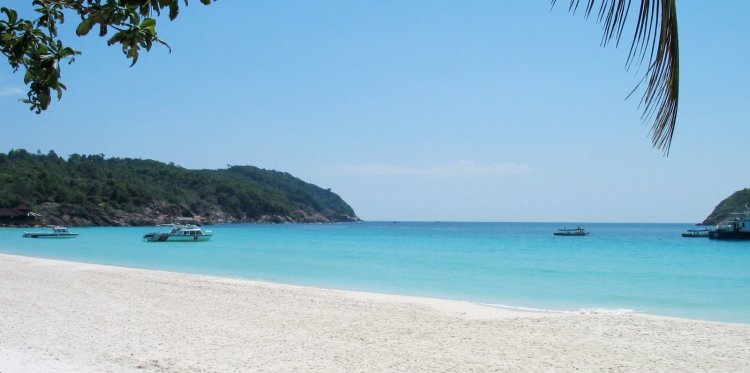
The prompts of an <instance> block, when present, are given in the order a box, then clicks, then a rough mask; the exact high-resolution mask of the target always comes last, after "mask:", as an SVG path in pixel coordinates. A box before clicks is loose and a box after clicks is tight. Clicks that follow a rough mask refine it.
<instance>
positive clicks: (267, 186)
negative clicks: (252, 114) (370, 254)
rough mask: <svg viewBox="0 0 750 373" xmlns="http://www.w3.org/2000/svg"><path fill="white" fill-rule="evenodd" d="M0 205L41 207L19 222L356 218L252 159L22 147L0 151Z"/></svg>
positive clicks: (323, 193) (325, 194)
mask: <svg viewBox="0 0 750 373" xmlns="http://www.w3.org/2000/svg"><path fill="white" fill-rule="evenodd" d="M24 208H25V209H24ZM0 209H3V211H5V212H6V214H5V215H7V216H6V220H7V219H8V216H9V215H12V213H8V211H11V212H12V211H28V210H31V211H33V212H34V213H38V214H41V215H42V216H40V217H37V218H35V219H31V220H30V219H27V220H30V221H27V222H24V223H23V224H66V225H74V226H86V225H153V224H161V223H171V222H172V221H173V220H174V219H176V218H178V217H189V218H195V219H198V220H200V221H202V222H203V223H207V224H213V223H223V222H274V223H282V222H341V221H357V220H359V219H358V218H357V216H356V215H355V213H354V211H353V210H352V208H351V207H350V206H349V205H348V204H347V203H346V202H344V201H343V200H342V199H341V198H340V197H339V196H338V195H336V194H335V193H333V192H331V191H330V189H322V188H320V187H317V186H315V185H313V184H309V183H306V182H304V181H302V180H300V179H298V178H295V177H294V176H292V175H290V174H288V173H285V172H278V171H272V170H264V169H260V168H257V167H253V166H231V167H229V168H227V169H221V170H188V169H185V168H182V167H180V166H176V165H174V164H172V163H170V164H165V163H161V162H157V161H153V160H142V159H129V158H105V157H104V155H79V154H73V155H71V156H70V157H69V158H68V159H67V160H66V159H64V158H62V157H60V156H58V155H57V154H55V152H54V151H50V152H49V153H48V154H46V155H45V154H40V153H39V152H37V154H31V153H29V152H27V151H26V150H11V151H10V152H8V154H3V153H0ZM0 218H2V214H0ZM0 223H2V222H0ZM6 223H7V222H6Z"/></svg>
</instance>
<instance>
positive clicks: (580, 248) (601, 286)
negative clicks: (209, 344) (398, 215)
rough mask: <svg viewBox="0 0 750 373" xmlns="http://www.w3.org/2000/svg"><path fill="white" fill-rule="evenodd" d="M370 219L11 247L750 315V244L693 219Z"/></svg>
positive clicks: (106, 233)
mask: <svg viewBox="0 0 750 373" xmlns="http://www.w3.org/2000/svg"><path fill="white" fill-rule="evenodd" d="M564 226H567V227H575V226H577V225H572V224H564V223H443V222H434V223H425V222H419V223H412V222H399V223H392V222H365V223H347V224H329V225H297V224H291V225H219V226H211V227H206V228H208V229H211V230H213V231H214V237H213V239H212V240H211V241H209V242H199V243H192V242H189V243H169V242H167V243H147V242H143V241H141V237H142V236H143V234H144V233H146V232H149V231H153V230H157V228H148V227H146V228H144V227H125V228H120V227H117V228H113V227H107V228H71V231H74V232H77V233H80V236H79V237H78V238H74V239H66V240H42V239H28V238H22V237H21V236H22V234H23V231H24V230H34V229H19V228H0V252H4V253H9V254H19V255H27V256H35V257H44V258H54V259H64V260H72V261H79V262H88V263H101V264H112V265H119V266H127V267H137V268H150V269H160V270H168V271H177V272H186V273H198V274H208V275H217V276H224V277H232V278H245V279H260V280H266V281H273V282H279V283H289V284H299V285H310V286H319V287H327V288H336V289H348V290H361V291H374V292H382V293H390V294H404V295H417V296H427V297H436V298H445V299H455V300H467V301H472V302H477V303H485V304H494V305H503V306H510V307H527V308H536V309H549V310H560V311H577V310H580V309H591V308H594V309H604V310H633V311H635V312H645V313H649V314H656V315H665V316H677V317H687V318H694V319H703V320H715V321H729V322H742V323H750V241H744V242H742V241H735V242H732V241H715V240H709V239H707V238H683V237H681V236H680V233H681V232H682V231H684V230H686V229H691V228H694V227H692V226H690V225H686V224H585V225H582V226H584V227H585V228H586V229H587V230H588V231H590V232H592V233H591V235H589V236H586V237H556V236H553V235H552V232H554V231H555V230H556V229H557V228H561V227H564Z"/></svg>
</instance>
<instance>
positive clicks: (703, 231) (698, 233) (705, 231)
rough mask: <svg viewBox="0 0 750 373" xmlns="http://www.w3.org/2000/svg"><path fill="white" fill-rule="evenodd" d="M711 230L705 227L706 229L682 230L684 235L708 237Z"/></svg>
mask: <svg viewBox="0 0 750 373" xmlns="http://www.w3.org/2000/svg"><path fill="white" fill-rule="evenodd" d="M710 232H711V230H710V229H708V228H704V229H688V230H686V231H684V232H682V237H708V234H709V233H710Z"/></svg>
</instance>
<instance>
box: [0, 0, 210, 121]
mask: <svg viewBox="0 0 750 373" xmlns="http://www.w3.org/2000/svg"><path fill="white" fill-rule="evenodd" d="M212 1H215V0H201V3H203V4H205V5H208V4H210V3H211V2H212ZM183 2H184V4H185V5H186V6H187V5H188V0H183ZM32 4H33V6H34V12H35V13H36V15H37V18H36V19H32V20H28V19H23V18H20V17H19V16H18V12H17V11H16V10H14V9H11V8H8V7H2V8H0V51H2V53H3V55H5V56H6V57H7V59H8V63H9V64H10V66H11V68H12V69H13V71H18V70H19V69H21V68H23V69H24V70H25V74H24V83H25V84H27V85H29V91H28V93H27V98H26V99H23V100H22V101H23V102H24V103H26V104H29V107H30V109H31V110H33V111H35V112H36V113H37V114H39V113H41V112H42V111H44V110H47V108H48V107H49V105H50V103H51V102H52V94H53V92H54V93H55V95H56V97H57V99H58V100H59V99H60V98H61V97H62V93H63V90H65V89H66V88H67V87H66V86H65V84H63V83H62V81H61V80H60V77H61V71H60V62H61V61H63V60H65V61H68V63H72V62H73V61H75V58H74V57H75V56H76V55H78V54H81V52H80V51H77V50H75V49H73V48H71V47H67V46H65V45H63V42H62V40H60V39H59V37H58V26H59V25H61V24H63V23H65V15H66V13H67V14H68V15H74V16H77V17H78V18H79V19H80V23H79V24H78V26H77V27H76V34H77V35H78V36H84V35H87V34H88V33H89V32H90V31H91V30H92V29H93V28H97V29H98V31H99V36H101V37H104V36H106V35H107V34H109V33H110V32H111V33H112V35H111V36H110V38H109V39H108V40H107V45H110V46H111V45H115V44H118V45H120V46H121V47H122V52H123V53H124V54H125V56H126V57H127V58H129V59H130V60H131V61H132V62H131V64H130V66H133V65H135V63H136V62H138V56H139V53H140V51H141V49H145V50H146V51H150V50H151V47H153V45H154V43H159V44H162V45H165V46H166V47H167V48H169V45H167V43H166V42H164V41H163V40H161V39H160V38H159V36H158V35H157V32H156V18H153V17H154V16H156V17H158V16H159V15H160V14H161V12H162V11H164V10H168V11H169V19H170V20H174V19H175V18H176V17H177V15H178V14H179V9H180V0H34V1H33V2H32Z"/></svg>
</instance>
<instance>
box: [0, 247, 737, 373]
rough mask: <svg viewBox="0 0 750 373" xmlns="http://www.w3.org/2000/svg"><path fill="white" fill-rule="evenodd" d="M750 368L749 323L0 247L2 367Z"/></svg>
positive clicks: (14, 371)
mask: <svg viewBox="0 0 750 373" xmlns="http://www.w3.org/2000/svg"><path fill="white" fill-rule="evenodd" d="M575 370H581V371H632V372H642V371H659V372H664V371H672V372H685V371H716V372H750V325H742V324H724V323H714V322H702V321H691V320H682V319H672V318H664V317H652V316H646V315H639V314H624V315H603V314H541V313H519V312H510V311H504V310H498V309H494V308H489V307H484V306H479V305H473V304H469V303H465V302H452V301H440V300H430V299H423V298H412V297H401V296H387V295H378V294H368V293H357V292H346V291H336V290H325V289H317V288H306V287H298V286H286V285H277V284H271V283H263V282H254V281H240V280H232V279H224V278H215V277H207V276H196V275H184V274H175V273H167V272H158V271H147V270H138V269H128V268H120V267H109V266H101V265H91V264H81V263H73V262H63V261H53V260H45V259H34V258H27V257H20V256H11V255H0V372H2V373H18V372H152V371H159V372H250V371H252V372H255V371H285V372H299V371H316V372H371V371H375V372H378V371H381V372H382V371H387V372H393V371H405V372H420V371H429V372H434V371H440V372H444V371H451V372H470V371H479V372H486V371H512V372H517V371H529V372H538V371H566V372H569V371H575Z"/></svg>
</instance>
